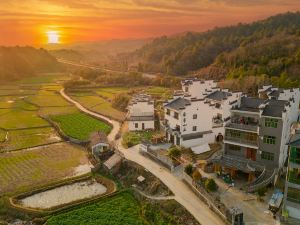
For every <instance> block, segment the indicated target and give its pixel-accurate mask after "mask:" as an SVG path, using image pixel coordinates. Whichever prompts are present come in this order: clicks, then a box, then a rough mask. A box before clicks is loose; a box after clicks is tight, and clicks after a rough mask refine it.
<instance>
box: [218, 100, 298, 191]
mask: <svg viewBox="0 0 300 225" xmlns="http://www.w3.org/2000/svg"><path fill="white" fill-rule="evenodd" d="M295 105H297V106H299V101H298V102H296V101H295V99H293V98H291V99H289V101H285V100H275V99H268V98H267V99H260V98H250V97H246V96H243V97H241V98H240V100H239V101H238V104H237V105H234V106H233V107H232V108H231V110H230V113H231V115H230V120H229V121H228V122H226V124H225V137H224V151H223V154H222V155H221V156H219V157H217V158H215V159H213V162H214V164H215V169H216V170H220V169H222V170H225V171H227V172H228V173H230V174H231V176H232V177H235V175H236V173H237V172H238V171H242V172H243V173H246V174H248V181H249V186H248V191H249V192H253V191H255V190H257V189H259V188H260V187H262V186H266V185H268V184H269V183H274V182H275V181H276V179H277V177H278V173H279V172H280V171H281V170H282V168H283V166H284V162H285V160H286V158H287V146H286V143H287V141H288V139H289V137H290V128H291V125H292V122H294V121H293V119H292V118H297V116H298V111H294V110H293V109H294V107H295Z"/></svg>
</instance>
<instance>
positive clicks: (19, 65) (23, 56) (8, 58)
mask: <svg viewBox="0 0 300 225" xmlns="http://www.w3.org/2000/svg"><path fill="white" fill-rule="evenodd" d="M62 69H63V68H62V65H61V64H59V63H58V62H57V60H56V58H55V57H53V56H52V55H50V54H49V53H48V52H47V51H46V50H45V49H36V48H33V47H18V46H16V47H0V83H4V82H7V81H13V80H19V79H22V78H25V77H29V76H33V75H35V74H37V73H51V72H57V71H61V70H62Z"/></svg>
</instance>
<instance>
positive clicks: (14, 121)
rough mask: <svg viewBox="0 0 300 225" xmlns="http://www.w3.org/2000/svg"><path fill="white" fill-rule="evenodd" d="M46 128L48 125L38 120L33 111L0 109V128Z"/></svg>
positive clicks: (40, 119)
mask: <svg viewBox="0 0 300 225" xmlns="http://www.w3.org/2000/svg"><path fill="white" fill-rule="evenodd" d="M46 126H50V125H49V124H48V122H47V121H45V120H43V119H42V118H40V117H39V116H38V115H37V114H36V112H35V111H24V110H20V109H11V110H7V109H0V128H3V129H20V128H33V127H46Z"/></svg>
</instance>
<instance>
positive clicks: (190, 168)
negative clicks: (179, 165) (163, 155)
mask: <svg viewBox="0 0 300 225" xmlns="http://www.w3.org/2000/svg"><path fill="white" fill-rule="evenodd" d="M184 172H186V173H187V174H188V175H191V174H192V173H193V165H192V164H188V165H187V166H186V167H185V168H184Z"/></svg>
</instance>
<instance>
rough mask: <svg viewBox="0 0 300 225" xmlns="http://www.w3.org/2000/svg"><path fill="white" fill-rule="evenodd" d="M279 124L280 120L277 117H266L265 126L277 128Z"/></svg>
mask: <svg viewBox="0 0 300 225" xmlns="http://www.w3.org/2000/svg"><path fill="white" fill-rule="evenodd" d="M277 126H278V120H277V119H271V118H266V119H265V127H272V128H277Z"/></svg>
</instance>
